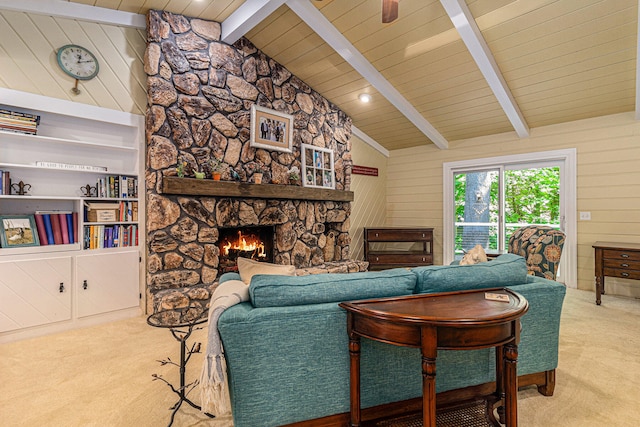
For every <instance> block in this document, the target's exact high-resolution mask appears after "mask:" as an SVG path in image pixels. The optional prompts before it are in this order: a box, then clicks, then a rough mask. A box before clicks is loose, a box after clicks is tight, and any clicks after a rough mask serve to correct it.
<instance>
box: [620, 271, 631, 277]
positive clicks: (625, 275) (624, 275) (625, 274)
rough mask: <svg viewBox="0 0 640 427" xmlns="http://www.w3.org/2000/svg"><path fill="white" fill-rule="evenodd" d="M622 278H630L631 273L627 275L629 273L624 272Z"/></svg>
mask: <svg viewBox="0 0 640 427" xmlns="http://www.w3.org/2000/svg"><path fill="white" fill-rule="evenodd" d="M621 276H622V277H628V276H629V273H627V272H623V273H622V274H621Z"/></svg>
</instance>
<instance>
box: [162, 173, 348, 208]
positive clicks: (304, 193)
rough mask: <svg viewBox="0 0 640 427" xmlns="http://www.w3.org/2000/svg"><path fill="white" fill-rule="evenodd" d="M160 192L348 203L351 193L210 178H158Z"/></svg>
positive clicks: (184, 194)
mask: <svg viewBox="0 0 640 427" xmlns="http://www.w3.org/2000/svg"><path fill="white" fill-rule="evenodd" d="M162 193H163V194H177V195H182V196H208V197H239V198H249V199H287V200H316V201H333V202H352V201H353V191H343V190H332V189H329V188H308V187H298V186H296V185H275V184H250V183H239V182H227V181H213V180H211V179H195V178H178V177H175V176H166V177H164V178H162Z"/></svg>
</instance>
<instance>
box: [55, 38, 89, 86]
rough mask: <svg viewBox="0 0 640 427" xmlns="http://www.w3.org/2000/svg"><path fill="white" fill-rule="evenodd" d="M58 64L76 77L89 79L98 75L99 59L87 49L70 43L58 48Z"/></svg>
mask: <svg viewBox="0 0 640 427" xmlns="http://www.w3.org/2000/svg"><path fill="white" fill-rule="evenodd" d="M58 65H60V68H62V71H64V72H65V73H67V74H69V75H70V76H71V77H73V78H74V79H78V80H89V79H92V78H94V77H95V76H97V75H98V70H99V67H98V60H97V59H96V57H95V56H94V55H93V53H91V52H89V51H88V50H87V49H85V48H83V47H81V46H77V45H74V44H68V45H66V46H62V47H61V48H60V49H58Z"/></svg>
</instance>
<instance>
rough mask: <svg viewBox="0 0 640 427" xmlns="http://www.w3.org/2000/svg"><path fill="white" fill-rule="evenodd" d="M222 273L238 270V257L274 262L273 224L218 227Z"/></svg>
mask: <svg viewBox="0 0 640 427" xmlns="http://www.w3.org/2000/svg"><path fill="white" fill-rule="evenodd" d="M218 231H219V233H220V236H219V238H218V248H219V249H220V266H219V272H220V274H222V273H226V272H229V271H238V266H237V262H236V260H237V259H238V257H242V258H249V259H253V260H256V261H261V262H273V245H274V242H273V239H274V227H273V226H260V227H228V228H219V229H218Z"/></svg>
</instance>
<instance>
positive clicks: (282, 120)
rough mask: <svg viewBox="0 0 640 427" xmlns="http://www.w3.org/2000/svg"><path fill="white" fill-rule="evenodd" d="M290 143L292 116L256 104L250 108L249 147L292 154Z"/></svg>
mask: <svg viewBox="0 0 640 427" xmlns="http://www.w3.org/2000/svg"><path fill="white" fill-rule="evenodd" d="M292 141H293V116H292V115H290V114H286V113H282V112H280V111H276V110H272V109H270V108H266V107H262V106H260V105H256V104H253V105H252V106H251V140H250V143H249V145H250V146H251V147H255V148H264V149H265V150H273V151H282V152H284V153H292V152H293V150H292V148H291V147H292Z"/></svg>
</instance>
